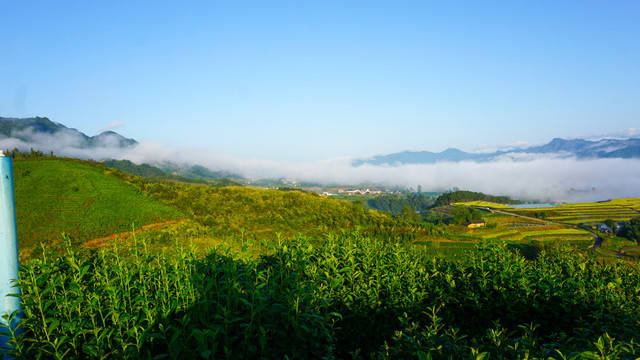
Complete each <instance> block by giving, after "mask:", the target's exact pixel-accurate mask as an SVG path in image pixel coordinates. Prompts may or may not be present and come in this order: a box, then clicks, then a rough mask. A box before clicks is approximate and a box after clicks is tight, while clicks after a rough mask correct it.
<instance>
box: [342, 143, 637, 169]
mask: <svg viewBox="0 0 640 360" xmlns="http://www.w3.org/2000/svg"><path fill="white" fill-rule="evenodd" d="M524 154H553V155H557V156H561V157H575V158H578V159H598V158H622V159H631V158H637V159H640V139H639V138H631V139H624V140H618V139H602V140H599V141H589V140H584V139H574V140H564V139H560V138H555V139H553V140H551V142H549V143H548V144H545V145H541V146H532V147H529V148H524V149H514V150H509V151H496V152H493V153H486V154H485V153H483V154H478V153H468V152H464V151H462V150H459V149H455V148H450V149H447V150H444V151H442V152H439V153H434V152H430V151H404V152H399V153H394V154H388V155H378V156H374V157H372V158H367V159H358V160H355V161H353V165H354V166H360V165H364V164H370V165H392V166H393V165H403V164H433V163H438V162H459V161H478V162H483V161H491V160H495V159H498V158H501V157H513V158H519V157H522V156H523V155H524Z"/></svg>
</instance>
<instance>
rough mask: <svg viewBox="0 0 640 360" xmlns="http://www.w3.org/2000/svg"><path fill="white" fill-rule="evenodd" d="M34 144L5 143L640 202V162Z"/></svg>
mask: <svg viewBox="0 0 640 360" xmlns="http://www.w3.org/2000/svg"><path fill="white" fill-rule="evenodd" d="M33 139H34V141H30V142H24V141H21V140H18V139H15V138H5V139H0V149H13V148H16V147H17V148H19V149H22V150H27V151H28V150H29V149H30V148H34V149H39V150H42V151H43V152H45V153H48V152H49V151H53V152H54V154H56V155H59V156H69V157H78V158H83V159H88V158H91V159H94V160H101V159H106V158H112V159H128V160H131V161H133V162H135V163H138V164H140V163H158V162H163V161H171V162H173V163H177V164H181V163H184V164H188V165H195V164H199V165H203V166H205V167H207V168H209V169H211V170H214V171H228V172H231V173H236V174H240V175H243V176H245V177H247V178H250V179H255V178H264V177H270V178H287V179H291V180H298V181H302V182H313V183H320V184H324V185H330V184H336V185H337V184H341V185H348V184H354V185H357V184H361V183H365V182H366V183H377V184H381V185H386V186H396V185H397V186H401V187H407V188H408V187H413V188H417V186H418V185H421V186H422V189H423V190H424V191H444V190H447V189H451V188H453V187H458V188H460V189H465V190H472V191H481V192H484V193H489V194H495V195H509V196H512V197H514V198H519V199H527V200H542V201H545V200H552V201H596V200H606V199H609V198H616V197H639V196H640V160H638V159H592V160H577V159H575V158H572V157H562V156H558V155H544V156H542V155H539V154H518V155H517V156H504V157H501V158H499V159H497V160H495V161H491V162H472V161H465V162H443V163H436V164H410V165H402V166H388V165H384V166H378V165H370V164H365V165H361V166H358V167H354V166H352V165H351V163H352V160H353V158H350V157H344V158H334V159H328V160H323V161H314V162H286V161H279V162H277V161H270V160H260V159H239V158H234V157H231V156H227V155H221V154H209V153H207V152H206V151H205V150H204V149H195V148H180V149H178V148H170V147H166V146H163V145H161V144H159V143H153V142H147V141H142V142H140V143H139V144H137V145H135V146H132V147H130V148H115V147H111V146H108V145H109V144H105V146H101V147H97V148H94V149H82V148H77V147H74V145H76V144H77V142H78V139H77V138H74V137H73V136H69V134H64V133H62V134H61V133H58V134H55V135H47V134H37V136H34V138H33Z"/></svg>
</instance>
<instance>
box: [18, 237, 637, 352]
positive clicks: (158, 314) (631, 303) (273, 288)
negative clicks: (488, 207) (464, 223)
mask: <svg viewBox="0 0 640 360" xmlns="http://www.w3.org/2000/svg"><path fill="white" fill-rule="evenodd" d="M316 243H319V245H315V246H312V245H310V242H309V241H308V239H306V238H303V237H297V238H295V239H293V240H291V241H286V242H284V241H281V242H280V243H279V244H278V245H277V246H275V247H273V248H272V249H271V251H270V253H269V254H268V255H265V256H262V257H261V258H259V259H251V258H248V257H242V256H241V257H240V258H234V257H232V256H230V255H229V254H228V253H227V252H225V251H224V250H221V249H214V250H212V251H211V252H209V253H208V254H207V255H205V256H204V257H198V256H197V255H196V254H195V253H194V252H192V251H187V250H184V249H176V252H175V254H176V255H175V256H165V255H163V254H160V255H158V254H152V253H150V252H148V251H147V250H146V247H145V246H144V245H142V246H140V247H138V248H137V250H136V251H134V252H133V253H128V254H127V255H124V254H122V253H121V250H120V249H119V248H118V247H115V246H114V249H113V250H112V251H106V252H95V253H83V254H80V253H76V252H75V251H74V250H73V249H72V248H71V246H68V247H67V248H66V251H67V253H66V255H65V256H62V257H58V258H50V257H47V256H46V254H43V257H42V258H41V259H37V260H33V261H31V262H29V263H27V264H26V265H24V266H23V267H22V268H21V271H20V276H21V284H22V292H23V302H24V319H23V322H22V328H23V330H24V333H23V334H22V335H20V336H18V337H17V338H14V343H16V344H18V345H19V346H18V348H24V351H25V353H24V354H17V353H14V355H17V356H18V357H19V358H21V357H23V358H29V359H38V358H54V359H62V358H64V359H81V358H109V359H133V358H151V359H161V358H171V359H185V358H193V359H196V358H202V359H213V358H227V359H245V358H265V359H282V358H285V357H289V358H326V359H332V358H338V359H343V358H363V359H368V358H374V359H398V358H420V359H467V358H470V359H482V358H485V359H486V358H488V357H490V358H492V359H493V358H496V359H547V358H555V359H578V358H591V359H635V358H637V357H638V356H640V347H638V345H637V343H636V340H635V339H637V337H638V330H639V329H640V323H639V321H640V301H638V300H639V298H638V297H639V295H640V273H639V271H638V269H636V268H632V267H629V266H625V265H623V264H613V265H601V264H598V263H597V262H596V261H595V260H593V259H586V260H585V259H582V258H580V257H579V256H576V255H574V254H572V253H569V252H564V251H557V252H555V253H554V254H551V255H546V254H544V253H543V254H541V255H540V256H538V258H537V260H536V261H527V260H524V259H523V258H522V257H519V256H517V255H515V254H513V253H512V252H510V251H509V250H508V249H507V248H506V247H505V246H503V245H495V246H482V247H479V248H477V249H476V251H474V252H472V253H470V254H469V256H468V257H467V258H466V259H464V260H446V259H443V258H438V257H435V258H434V257H430V256H428V255H426V254H425V253H423V252H420V251H416V250H415V249H414V248H405V247H402V246H400V245H399V244H393V243H388V242H383V241H377V240H373V239H369V238H365V237H363V236H362V235H360V234H358V233H354V234H349V235H341V236H327V237H325V238H324V239H323V241H321V242H318V241H316Z"/></svg>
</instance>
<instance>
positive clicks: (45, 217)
mask: <svg viewBox="0 0 640 360" xmlns="http://www.w3.org/2000/svg"><path fill="white" fill-rule="evenodd" d="M108 173H110V171H109V170H107V169H106V168H103V167H100V166H91V165H90V164H89V163H86V162H81V161H77V160H71V159H62V158H44V159H29V160H23V159H17V160H16V161H14V184H15V198H16V215H17V222H18V224H17V226H18V237H19V246H20V252H21V257H22V256H29V255H30V254H31V253H32V251H33V250H34V249H35V248H37V247H39V244H40V243H41V242H44V243H48V244H52V243H59V242H60V241H61V240H62V237H61V233H63V232H64V233H68V234H70V235H71V236H72V237H73V238H75V239H76V240H77V241H80V242H82V241H85V240H88V239H92V238H96V237H103V236H107V235H111V234H114V233H119V232H125V231H130V230H131V229H132V226H133V225H134V224H135V226H136V227H140V226H143V225H147V224H151V223H156V222H163V221H168V220H176V219H180V218H183V217H184V215H182V214H181V213H180V212H178V211H176V210H175V209H173V208H171V207H168V206H166V205H163V204H160V203H158V202H157V201H154V200H153V199H151V198H149V197H147V196H145V195H144V194H143V193H140V192H139V191H138V189H137V187H135V186H134V185H131V184H127V183H126V182H124V181H122V180H121V179H118V178H115V177H112V176H108V175H107V174H108Z"/></svg>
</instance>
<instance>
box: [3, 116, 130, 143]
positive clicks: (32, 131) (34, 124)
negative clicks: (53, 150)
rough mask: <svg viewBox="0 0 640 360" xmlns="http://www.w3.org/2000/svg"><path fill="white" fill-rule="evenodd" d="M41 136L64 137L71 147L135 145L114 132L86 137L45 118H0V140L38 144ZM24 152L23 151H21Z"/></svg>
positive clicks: (79, 132)
mask: <svg viewBox="0 0 640 360" xmlns="http://www.w3.org/2000/svg"><path fill="white" fill-rule="evenodd" d="M42 134H45V135H51V136H60V137H64V139H65V141H68V142H69V143H70V144H72V145H73V147H76V148H81V149H82V148H95V147H128V146H132V145H135V144H137V143H138V142H137V141H136V140H134V139H129V138H125V137H124V136H122V135H120V134H118V133H117V132H114V131H103V132H101V133H100V134H98V135H95V136H87V135H85V134H84V133H82V132H81V131H79V130H77V129H73V128H68V127H66V126H64V125H63V124H60V123H58V122H54V121H51V120H49V119H48V118H46V117H34V118H24V119H19V118H5V117H0V138H3V137H4V138H16V139H19V140H22V141H24V142H28V143H30V142H38V141H39V140H38V137H39V136H40V135H42ZM22 150H24V149H22Z"/></svg>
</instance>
